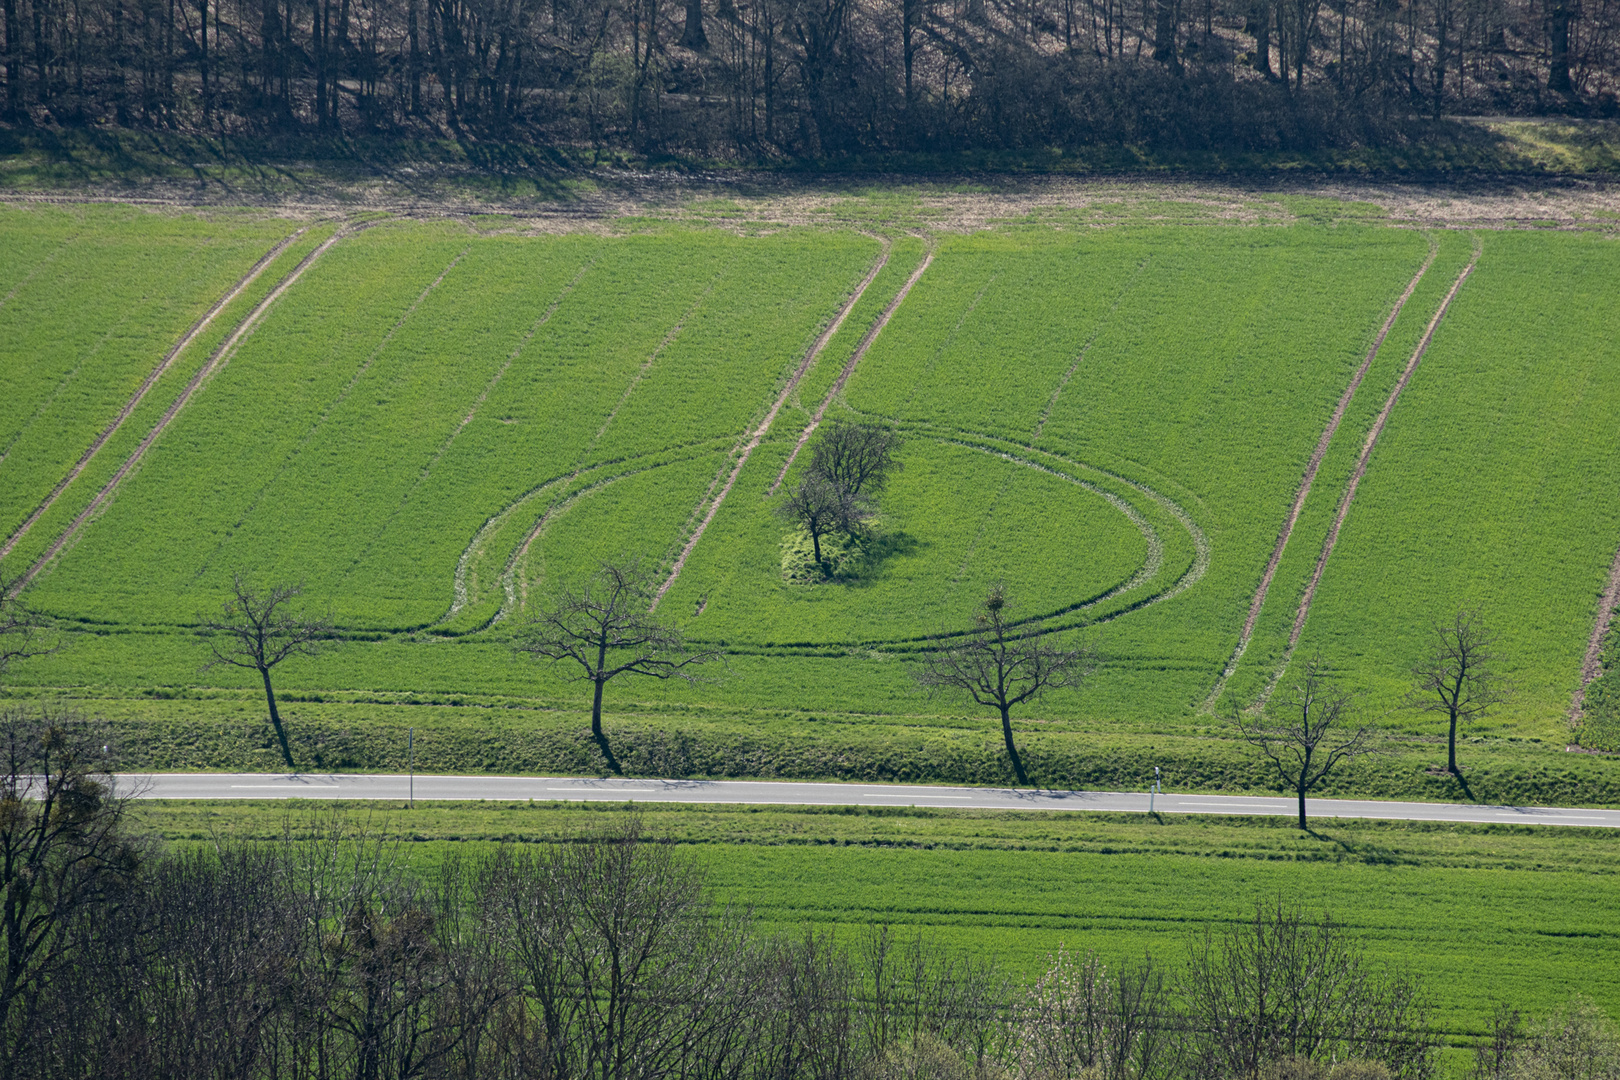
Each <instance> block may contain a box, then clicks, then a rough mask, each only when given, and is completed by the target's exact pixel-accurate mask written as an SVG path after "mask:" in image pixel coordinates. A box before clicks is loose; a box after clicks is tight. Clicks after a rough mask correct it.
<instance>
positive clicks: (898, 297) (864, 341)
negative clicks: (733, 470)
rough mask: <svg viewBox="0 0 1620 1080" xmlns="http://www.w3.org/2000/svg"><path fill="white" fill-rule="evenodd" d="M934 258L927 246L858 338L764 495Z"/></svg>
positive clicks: (774, 486) (780, 478)
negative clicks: (850, 353) (919, 264)
mask: <svg viewBox="0 0 1620 1080" xmlns="http://www.w3.org/2000/svg"><path fill="white" fill-rule="evenodd" d="M933 261H934V252H933V249H932V248H930V249H929V250H928V253H927V254H926V255H924V256H923V261H922V265H921V266H919V267H917V269H916V270H915V271H913V272H912V275H911V276H910V277H909V278H907V279H906V283H905V284H904V285H902V286H901V287H900V291H899V292H897V293H895V294H894V299H893V300H891V301H889V306H888V307H886V308H884V309H883V314H881V315H879V316H878V319H877V322H875V323H873V324H872V328H871V329H870V330H868V331H867V332H866V336H865V337H863V338H861V343H860V344H859V345H857V346H855V352H854V353H853V354H852V355H851V356H850V358H849V363H847V364H845V365H844V370H843V371H841V372H839V373H838V380H837V381H836V382H834V383H833V385H832V389H831V390H828V391H827V396H826V397H825V398H823V399H822V401H821V407H820V408H818V409H817V410H816V414H815V416H813V417H811V418H810V423H809V424H808V425H807V426H806V427H805V429H804V431H803V432H802V433H801V434H800V435H799V442H798V444H797V445H796V446H794V447H793V452H792V453H791V454H789V455H788V459H787V461H786V462H785V463H784V464H783V465H782V471H781V472H779V473H777V474H776V482H775V483H774V484H772V485H771V487H770V490H769V491H767V492H766V494H767V495H775V494H776V489H777V488H779V487H781V486H782V481H783V480H784V479H786V478H787V474H788V470H789V469H790V468H792V467H793V461H794V459H795V458H797V457H798V456H799V451H800V450H803V449H804V444H805V443H807V442H809V441H810V436H811V435H813V434H815V430H816V428H817V427H819V426H820V424H821V418H822V417H823V416H824V415H826V413H827V407H828V406H829V405H831V404H832V403H833V399H834V398H836V397H837V396H838V395H839V394H840V393H842V392H843V389H844V384H845V383H847V382H849V377H850V376H851V375H853V374H855V365H856V364H859V363H860V362H861V358H862V357H863V356H865V355H866V351H867V350H868V349H870V348H871V347H872V342H874V341H876V340H877V336H878V335H879V334H881V333H882V332H883V328H884V327H885V326H888V325H889V320H890V319H891V318H892V317H893V316H894V313H895V311H896V310H897V309H898V308H899V307H900V305H901V304H902V303H904V302H905V299H906V295H907V294H908V293H910V292H911V287H912V286H913V285H915V284H917V281H918V279H920V278H921V277H922V276H923V272H924V271H925V270H927V269H928V265H929V264H930V263H932V262H933ZM980 295H983V294H982V293H981V294H980Z"/></svg>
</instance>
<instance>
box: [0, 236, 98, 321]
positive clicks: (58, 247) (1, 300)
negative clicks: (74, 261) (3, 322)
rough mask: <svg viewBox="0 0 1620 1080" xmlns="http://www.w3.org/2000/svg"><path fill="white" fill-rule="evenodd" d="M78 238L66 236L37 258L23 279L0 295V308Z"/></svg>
mask: <svg viewBox="0 0 1620 1080" xmlns="http://www.w3.org/2000/svg"><path fill="white" fill-rule="evenodd" d="M78 239H79V238H78V237H77V236H70V237H68V238H67V239H66V240H64V241H62V242H61V243H60V244H58V245H56V249H55V250H53V251H52V252H51V253H50V254H49V255H47V256H45V257H44V258H43V259H41V260H39V262H38V263H36V264H35V265H34V268H33V269H32V270H30V271H28V273H27V274H26V275H24V277H23V279H22V280H21V281H19V282H17V284H15V285H13V286H12V287H11V291H10V292H8V293H6V295H4V296H0V308H3V307H5V306H6V305H7V304H9V303H10V302H11V299H12V297H14V296H16V295H17V294H18V293H19V292H21V291H22V289H23V287H24V286H26V285H27V284H28V283H29V282H30V281H33V280H34V278H36V277H38V276H39V272H40V271H41V270H43V269H45V268H46V267H47V266H49V265H50V264H51V263H53V262H55V261H56V260H57V257H58V256H60V255H61V254H62V252H64V251H66V250H67V249H68V247H69V246H70V245H72V244H73V243H74V242H75V241H77V240H78Z"/></svg>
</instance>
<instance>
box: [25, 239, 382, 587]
mask: <svg viewBox="0 0 1620 1080" xmlns="http://www.w3.org/2000/svg"><path fill="white" fill-rule="evenodd" d="M369 225H370V223H364V224H361V225H356V226H353V227H350V226H344V227H343V228H341V229H339V230H338V231H337V232H335V233H333V234H332V235H331V236H329V237H327V238H326V239H325V240H323V241H322V242H321V243H320V245H319V246H317V247H316V248H315V250H314V251H311V252H310V253H309V254H308V255H305V256H304V257H303V259H301V260H300V261H299V263H298V265H297V266H295V267H293V268H292V269H291V270H290V271H288V273H287V276H286V277H284V278H282V279H281V281H280V282H279V283H278V284H277V285H276V287H275V288H274V289H272V290H270V295H268V296H266V297H265V298H264V299H263V300H261V301H259V303H258V305H257V306H255V307H254V309H253V310H252V311H250V312H249V313H248V315H247V317H246V318H244V319H243V320H242V323H241V325H239V326H238V327H237V328H236V330H235V331H234V332H233V333H232V334H231V336H230V337H228V338H226V339H225V341H224V342H223V343H221V344H220V346H219V348H217V349H215V350H214V355H213V356H211V357H209V359H208V362H207V363H206V364H204V365H203V366H202V368H201V369H200V370H198V372H197V374H196V375H194V376H192V379H191V382H189V383H187V384H186V388H185V389H184V390H183V391H181V393H180V396H179V397H177V398H176V399H175V400H174V404H172V405H170V406H169V408H168V411H167V412H165V413H164V414H163V417H162V418H161V419H160V420H159V421H158V422H157V424H156V425H155V426H154V427H153V428H152V430H151V431H150V432H148V433H147V436H146V438H144V439H142V440H141V443H140V445H139V446H137V447H136V448H135V449H134V451H133V452H132V453H131V454H130V455H129V457H128V458H127V459H126V460H125V461H124V464H123V465H121V466H119V468H118V471H117V472H115V473H114V474H113V475H112V479H110V480H108V481H107V483H106V485H105V486H103V487H102V489H101V491H100V492H98V493H97V495H96V497H95V498H94V499H92V500H90V505H89V506H86V507H85V508H84V509H83V510H82V511H80V513H79V515H78V516H77V517H75V518H74V519H73V521H72V523H71V524H69V525H68V527H67V528H66V529H64V530H63V532H62V535H61V536H59V537H57V538H56V540H55V541H54V542H53V543H52V544H51V546H50V547H49V548H47V549H46V550H45V553H44V554H43V555H41V556H40V557H39V558H38V559H37V560H36V561H35V562H34V565H33V566H31V567H29V568H28V571H27V572H26V573H24V574H23V575H22V576H21V577H19V578H17V580H16V582H15V583H14V584H13V586H12V590H11V595H12V596H16V595H17V594H18V593H20V592H21V591H22V590H23V589H24V588H26V587H27V586H28V584H29V583H30V582H32V581H33V580H34V578H35V577H37V576H38V574H39V572H40V571H41V570H43V569H44V568H45V566H46V565H47V564H49V563H50V561H51V560H52V559H54V558H55V557H56V556H57V555H58V554H59V553H60V552H61V551H62V549H63V548H64V547H66V546H67V544H68V542H69V541H70V540H72V539H73V538H74V537H75V536H77V535H78V534H79V532H80V531H81V530H82V529H83V528H84V526H85V524H86V523H87V522H88V521H89V520H90V519H91V518H92V517H94V516H95V515H96V513H97V512H98V511H100V510H101V508H102V507H104V506H105V505H106V504H107V502H108V501H109V500H110V499H111V498H112V496H113V494H114V493H115V492H116V491H117V490H118V486H119V485H120V484H121V483H123V481H124V477H126V476H128V475H129V474H130V471H131V470H133V469H134V468H135V466H136V465H138V464H139V463H140V460H141V458H143V457H144V456H146V451H147V450H149V449H150V448H151V446H152V444H153V443H155V442H156V441H157V440H158V438H159V437H160V436H161V435H162V434H163V432H164V431H166V430H167V429H168V427H169V424H170V423H172V422H173V421H174V418H175V417H176V416H178V415H179V414H180V410H181V409H183V408H185V406H186V403H187V402H188V401H190V400H191V396H192V395H193V394H195V393H196V392H197V389H198V388H199V387H200V386H202V385H203V383H205V382H207V381H208V379H209V378H210V377H212V376H213V374H214V372H216V371H218V370H219V369H220V368H222V367H224V366H225V364H226V363H228V362H229V360H230V357H231V355H232V353H234V352H235V350H236V347H237V345H238V344H240V343H241V341H242V339H243V338H245V337H247V335H248V334H249V333H251V332H252V331H253V329H254V328H255V327H256V326H257V325H258V324H259V322H260V321H262V320H263V318H264V316H265V314H266V313H267V312H269V310H270V309H271V307H273V306H274V305H275V302H276V301H277V300H279V299H281V295H282V294H283V293H285V292H286V291H287V290H288V289H290V288H291V287H292V286H293V283H294V282H296V281H297V280H298V279H299V278H300V277H302V276H303V275H304V271H306V270H308V269H309V268H310V267H311V266H313V265H314V264H315V261H316V260H317V259H319V258H320V257H321V256H322V255H324V254H325V253H326V251H327V250H328V249H329V248H331V247H332V245H334V244H336V243H337V242H338V241H339V240H342V239H344V238H346V237H348V236H351V235H353V234H354V233H356V232H359V231H360V230H362V229H365V228H367V227H369ZM176 351H178V350H176Z"/></svg>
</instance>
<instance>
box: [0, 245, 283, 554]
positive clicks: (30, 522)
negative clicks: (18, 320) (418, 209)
mask: <svg viewBox="0 0 1620 1080" xmlns="http://www.w3.org/2000/svg"><path fill="white" fill-rule="evenodd" d="M308 231H309V226H307V225H306V226H305V227H304V228H302V229H299V230H298V231H297V232H295V233H293V234H292V235H290V236H287V237H284V238H283V239H282V240H281V241H280V242H279V243H277V244H275V245H274V246H273V247H271V249H270V250H269V251H267V252H265V253H264V255H263V257H261V258H260V259H259V261H258V262H256V263H254V264H253V266H252V267H251V268H250V269H249V270H248V272H247V273H246V274H244V275H242V277H241V279H239V280H238V281H237V283H236V284H235V285H233V286H232V287H231V288H230V290H229V291H227V292H226V293H225V295H224V296H222V297H220V298H219V299H218V300H217V301H215V303H214V306H213V307H210V308H209V309H208V310H207V311H205V312H203V314H202V316H201V317H200V318H198V320H197V321H196V322H194V323H192V324H191V328H190V329H189V330H187V331H186V332H185V333H184V334H182V335H180V340H179V341H176V342H175V343H174V347H173V348H171V349H170V350H169V351H168V352H167V353H165V354H164V355H163V359H161V360H159V361H158V365H157V367H155V368H154V369H152V373H151V374H149V375H148V376H147V377H146V379H145V381H143V382H142V383H141V385H140V387H139V388H138V389H137V390H136V391H135V394H134V396H133V397H131V398H130V399H129V401H127V402H125V403H124V407H123V408H122V409H120V410H119V412H118V415H117V416H115V417H113V420H112V422H111V423H110V424H108V425H107V427H106V428H105V429H103V430H102V432H101V434H99V435H97V436H96V437H95V438H94V439H93V440H92V441H91V443H90V445H89V447H88V448H87V449H86V450H85V452H84V453H83V454H81V455H80V456H79V460H78V461H77V462H75V463H74V465H73V468H71V469H69V470H68V472H67V475H66V476H64V477H62V479H61V480H60V481H58V482H57V485H56V486H55V487H54V488H52V489H51V493H50V494H49V495H47V496H45V498H44V500H43V501H41V502H40V504H39V505H38V506H36V507H35V508H34V511H33V513H31V514H29V515H28V518H27V519H26V520H25V521H24V522H23V523H22V524H21V525H20V526H18V528H17V531H16V532H14V533H12V534H11V536H9V537H7V539H6V542H5V543H4V544H0V559H3V558H5V557H6V556H7V555H9V554H11V549H12V548H14V547H16V546H17V543H18V542H19V541H20V540H22V538H23V537H25V536H27V535H28V531H29V530H30V529H32V528H33V527H34V522H36V521H38V520H39V519H40V518H42V517H44V516H45V514H46V512H47V511H49V510H50V508H51V507H52V506H54V505H56V500H57V499H59V498H61V497H62V493H63V492H64V491H66V490H67V489H68V486H69V485H70V484H72V483H73V481H75V480H77V479H78V478H79V474H80V473H82V472H84V470H85V467H86V466H87V465H89V464H90V462H91V461H92V460H94V459H95V456H96V454H98V453H100V451H101V448H102V447H103V446H104V445H106V443H107V440H108V439H110V438H112V437H113V436H114V435H116V434H117V433H118V429H119V428H121V427H123V426H124V421H126V420H128V419H129V417H130V414H131V413H133V412H134V411H135V408H136V406H138V405H140V403H141V401H142V400H143V399H144V398H145V397H146V393H147V391H148V390H151V389H152V387H153V386H154V385H155V384H156V383H157V381H158V380H159V379H160V378H162V377H163V375H164V373H165V372H167V371H168V370H169V368H170V367H172V366H173V365H174V361H175V358H176V357H178V356H179V355H180V354H181V353H182V352H184V351H185V349H186V346H188V345H190V344H191V343H192V342H193V341H195V340H197V335H199V334H201V333H202V332H203V331H204V330H206V329H208V326H209V324H211V323H212V322H213V321H214V318H215V317H216V316H217V315H218V314H219V313H220V312H221V311H223V310H224V309H225V306H226V305H227V304H229V303H230V302H231V301H232V300H235V299H236V298H237V297H238V296H241V295H242V292H243V290H245V289H247V288H248V287H249V286H251V285H252V284H253V283H254V282H255V281H257V280H258V279H259V275H261V274H263V273H264V271H265V269H266V268H267V267H269V265H270V264H271V263H272V262H274V261H275V258H276V256H278V255H280V254H281V253H282V252H283V251H285V250H286V248H287V245H289V244H291V243H293V242H294V241H296V240H297V239H298V238H299V237H301V236H303V235H304V234H305V233H306V232H308Z"/></svg>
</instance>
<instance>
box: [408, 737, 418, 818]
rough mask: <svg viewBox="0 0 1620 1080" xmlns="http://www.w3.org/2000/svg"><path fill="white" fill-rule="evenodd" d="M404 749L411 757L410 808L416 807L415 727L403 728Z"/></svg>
mask: <svg viewBox="0 0 1620 1080" xmlns="http://www.w3.org/2000/svg"><path fill="white" fill-rule="evenodd" d="M405 749H406V750H407V751H408V752H409V754H410V758H411V809H412V810H415V809H416V729H415V728H406V729H405Z"/></svg>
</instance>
